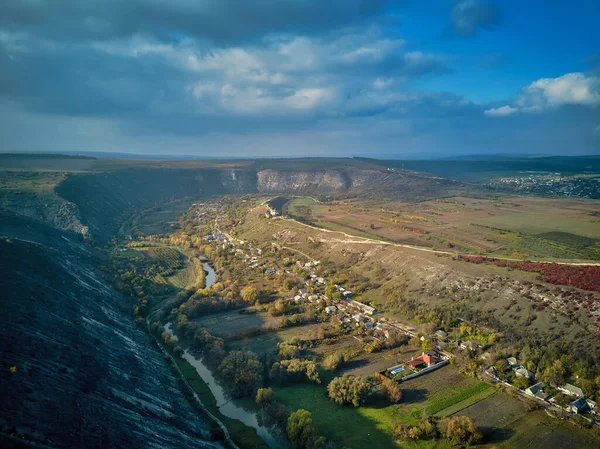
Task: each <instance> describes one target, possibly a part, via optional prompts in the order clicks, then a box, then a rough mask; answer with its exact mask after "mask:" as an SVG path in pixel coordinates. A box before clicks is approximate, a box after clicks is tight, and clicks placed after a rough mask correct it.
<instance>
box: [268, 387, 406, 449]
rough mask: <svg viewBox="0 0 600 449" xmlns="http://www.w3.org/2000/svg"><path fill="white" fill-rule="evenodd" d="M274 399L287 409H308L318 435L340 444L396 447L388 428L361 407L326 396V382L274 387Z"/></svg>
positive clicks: (344, 445)
mask: <svg viewBox="0 0 600 449" xmlns="http://www.w3.org/2000/svg"><path fill="white" fill-rule="evenodd" d="M274 391H275V397H276V400H278V401H280V402H282V403H283V404H285V405H286V406H287V407H288V408H289V409H290V410H292V411H293V410H297V409H305V410H308V411H309V412H311V414H312V416H313V423H314V424H315V426H316V427H317V430H318V431H319V433H320V434H321V435H324V436H325V437H327V438H328V439H331V440H335V441H337V442H338V443H339V446H340V447H349V448H360V447H376V448H392V447H397V446H396V444H395V443H394V440H393V438H392V436H391V433H390V431H391V429H389V428H387V426H384V428H381V425H380V424H379V423H378V422H377V421H376V420H375V419H372V418H371V417H369V416H367V415H366V414H365V413H364V408H358V409H357V408H354V407H340V406H338V405H336V404H334V403H333V402H331V401H330V400H329V398H328V397H327V394H326V393H327V390H326V388H325V386H318V385H307V384H298V385H293V386H289V387H285V388H280V387H276V388H275V389H274Z"/></svg>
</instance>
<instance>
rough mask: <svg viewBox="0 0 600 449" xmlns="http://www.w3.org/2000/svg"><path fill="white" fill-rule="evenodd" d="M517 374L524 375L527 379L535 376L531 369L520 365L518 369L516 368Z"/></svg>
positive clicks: (518, 375)
mask: <svg viewBox="0 0 600 449" xmlns="http://www.w3.org/2000/svg"><path fill="white" fill-rule="evenodd" d="M515 375H516V376H517V377H524V378H526V379H531V378H532V377H533V373H532V372H531V371H528V370H527V369H525V368H523V367H520V368H518V369H516V370H515Z"/></svg>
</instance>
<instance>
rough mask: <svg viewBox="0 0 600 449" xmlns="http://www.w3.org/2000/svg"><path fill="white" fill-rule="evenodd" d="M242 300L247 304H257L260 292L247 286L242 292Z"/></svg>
mask: <svg viewBox="0 0 600 449" xmlns="http://www.w3.org/2000/svg"><path fill="white" fill-rule="evenodd" d="M241 295H242V299H243V300H244V302H247V303H255V302H256V299H257V298H258V292H257V291H256V289H255V288H254V287H252V286H251V285H247V286H246V287H244V288H243V289H242V291H241Z"/></svg>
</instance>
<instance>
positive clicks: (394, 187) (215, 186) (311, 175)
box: [56, 161, 467, 244]
mask: <svg viewBox="0 0 600 449" xmlns="http://www.w3.org/2000/svg"><path fill="white" fill-rule="evenodd" d="M295 164H297V163H296V162H294V161H291V162H288V163H287V164H284V166H283V167H282V163H281V162H280V163H279V165H277V166H276V167H274V168H272V167H269V164H268V163H263V164H262V165H251V166H248V167H245V168H242V169H215V168H187V169H180V168H136V169H121V170H113V171H109V172H101V173H83V174H70V175H69V176H68V177H67V178H66V179H65V180H64V181H63V182H61V183H60V184H59V185H58V186H57V188H56V192H57V193H58V194H59V195H60V196H61V197H62V198H64V199H65V200H67V201H69V202H70V203H71V204H73V205H75V206H76V210H77V215H78V220H80V221H81V223H83V225H85V226H88V227H89V231H90V235H91V237H92V239H93V240H95V241H97V242H98V243H100V244H104V243H106V242H107V241H108V240H109V239H110V238H111V237H112V236H113V235H115V234H117V233H118V231H119V227H120V226H121V224H122V223H123V222H124V221H125V220H126V218H127V217H128V216H130V215H131V214H132V213H134V212H136V211H139V210H143V209H146V208H150V207H152V206H155V205H156V204H158V203H161V202H165V201H169V200H173V199H178V198H183V197H191V198H194V199H202V198H208V197H212V196H217V195H224V194H243V193H264V194H288V195H314V196H321V195H322V196H344V195H346V196H359V197H363V198H379V199H380V198H392V199H402V200H413V201H419V200H424V199H430V198H434V197H443V196H452V195H457V194H461V193H466V191H467V187H465V186H464V185H462V184H460V183H458V182H455V181H450V180H447V179H443V178H439V177H434V176H427V175H422V174H418V173H413V172H396V171H389V170H387V169H385V168H382V167H376V166H367V167H364V166H361V165H359V166H349V165H344V164H338V165H336V164H335V163H329V164H328V163H321V162H319V161H317V162H312V163H310V164H307V163H305V164H304V165H303V166H300V167H298V168H295Z"/></svg>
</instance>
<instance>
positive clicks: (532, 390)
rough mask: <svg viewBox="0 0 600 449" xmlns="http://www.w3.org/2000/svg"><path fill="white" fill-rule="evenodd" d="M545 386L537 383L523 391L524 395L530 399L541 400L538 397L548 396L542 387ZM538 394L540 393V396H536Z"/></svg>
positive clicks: (542, 383)
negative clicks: (536, 398)
mask: <svg viewBox="0 0 600 449" xmlns="http://www.w3.org/2000/svg"><path fill="white" fill-rule="evenodd" d="M545 385H546V384H544V382H538V383H537V384H535V385H532V386H531V387H529V388H527V389H526V390H525V394H527V395H529V396H532V397H538V398H540V399H542V398H541V397H540V396H543V395H545V396H546V397H547V396H548V395H546V393H544V386H545ZM538 393H541V394H540V395H538ZM543 399H544V400H546V398H543Z"/></svg>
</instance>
